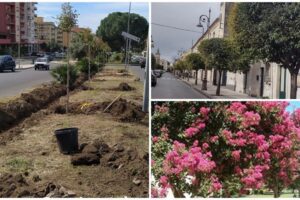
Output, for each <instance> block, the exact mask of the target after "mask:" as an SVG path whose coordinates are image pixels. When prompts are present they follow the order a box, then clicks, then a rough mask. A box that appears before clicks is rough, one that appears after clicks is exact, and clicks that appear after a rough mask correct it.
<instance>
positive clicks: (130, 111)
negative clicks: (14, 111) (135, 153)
mask: <svg viewBox="0 0 300 200" xmlns="http://www.w3.org/2000/svg"><path fill="white" fill-rule="evenodd" d="M110 104H111V102H110V101H106V102H102V103H99V102H73V103H70V104H69V113H72V114H87V115H89V114H95V113H97V112H99V111H101V112H103V111H104V110H105V109H106V108H107V107H108V105H110ZM50 110H51V111H52V112H54V113H57V114H65V113H66V106H65V105H62V104H56V105H53V106H52V107H51V108H50ZM106 112H107V113H110V114H111V115H113V116H115V117H118V119H119V120H121V121H124V122H135V121H140V120H142V119H143V118H144V117H145V115H146V114H145V112H143V111H142V108H141V106H137V105H136V104H134V103H132V102H128V101H127V100H126V99H122V98H120V99H118V100H117V101H115V102H114V103H113V104H112V105H111V106H110V107H109V108H108V109H107V110H106Z"/></svg>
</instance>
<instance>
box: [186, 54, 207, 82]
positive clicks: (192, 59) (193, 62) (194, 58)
mask: <svg viewBox="0 0 300 200" xmlns="http://www.w3.org/2000/svg"><path fill="white" fill-rule="evenodd" d="M185 60H186V62H187V64H188V65H189V66H190V68H191V69H193V70H195V71H196V78H195V85H197V83H198V70H199V69H204V68H205V64H204V61H203V58H202V57H201V55H200V54H199V53H191V54H189V55H187V56H186V58H185Z"/></svg>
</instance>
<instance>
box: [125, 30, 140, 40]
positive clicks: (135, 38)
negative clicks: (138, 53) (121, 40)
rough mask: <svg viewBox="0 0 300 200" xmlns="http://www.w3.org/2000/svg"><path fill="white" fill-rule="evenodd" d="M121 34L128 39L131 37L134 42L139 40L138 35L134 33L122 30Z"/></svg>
mask: <svg viewBox="0 0 300 200" xmlns="http://www.w3.org/2000/svg"><path fill="white" fill-rule="evenodd" d="M122 36H124V37H126V38H128V39H131V40H133V41H136V42H140V40H141V39H140V38H139V37H136V36H134V35H131V34H130V33H127V32H124V31H123V32H122Z"/></svg>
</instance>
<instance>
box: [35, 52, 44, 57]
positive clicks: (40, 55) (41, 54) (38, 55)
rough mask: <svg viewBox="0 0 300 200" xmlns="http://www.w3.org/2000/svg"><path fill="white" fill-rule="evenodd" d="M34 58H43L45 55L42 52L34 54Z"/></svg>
mask: <svg viewBox="0 0 300 200" xmlns="http://www.w3.org/2000/svg"><path fill="white" fill-rule="evenodd" d="M36 56H37V57H44V56H45V54H44V53H43V52H38V53H37V54H36Z"/></svg>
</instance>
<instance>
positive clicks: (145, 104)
mask: <svg viewBox="0 0 300 200" xmlns="http://www.w3.org/2000/svg"><path fill="white" fill-rule="evenodd" d="M145 70H146V71H145V76H146V77H144V102H143V111H144V112H148V111H149V110H148V108H149V42H148V41H147V57H146V67H145Z"/></svg>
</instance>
